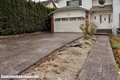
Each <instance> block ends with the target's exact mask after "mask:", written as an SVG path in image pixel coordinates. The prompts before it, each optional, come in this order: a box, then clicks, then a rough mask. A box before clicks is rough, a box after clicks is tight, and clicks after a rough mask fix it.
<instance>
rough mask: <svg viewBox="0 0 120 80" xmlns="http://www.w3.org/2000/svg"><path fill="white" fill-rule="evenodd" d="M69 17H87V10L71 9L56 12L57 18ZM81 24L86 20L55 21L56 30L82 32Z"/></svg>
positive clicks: (55, 16)
mask: <svg viewBox="0 0 120 80" xmlns="http://www.w3.org/2000/svg"><path fill="white" fill-rule="evenodd" d="M69 17H85V11H81V10H69V11H60V12H56V13H54V20H55V18H69ZM80 24H85V20H75V21H69V20H68V21H59V22H56V21H54V32H81V30H80V29H79V26H80Z"/></svg>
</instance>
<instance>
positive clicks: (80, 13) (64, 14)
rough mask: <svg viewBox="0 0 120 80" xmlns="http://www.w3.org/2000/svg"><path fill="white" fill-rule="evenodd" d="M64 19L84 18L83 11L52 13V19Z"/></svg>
mask: <svg viewBox="0 0 120 80" xmlns="http://www.w3.org/2000/svg"><path fill="white" fill-rule="evenodd" d="M65 17H85V11H81V10H68V11H67V10H66V11H59V12H55V13H54V18H65Z"/></svg>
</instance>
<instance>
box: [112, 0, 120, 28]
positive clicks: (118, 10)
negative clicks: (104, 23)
mask: <svg viewBox="0 0 120 80" xmlns="http://www.w3.org/2000/svg"><path fill="white" fill-rule="evenodd" d="M119 14H120V0H114V1H113V27H115V28H118V27H120V26H119Z"/></svg>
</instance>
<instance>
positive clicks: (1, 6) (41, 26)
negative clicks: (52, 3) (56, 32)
mask: <svg viewBox="0 0 120 80" xmlns="http://www.w3.org/2000/svg"><path fill="white" fill-rule="evenodd" d="M53 10H54V9H50V8H46V7H45V6H44V5H43V4H42V3H40V2H33V1H32V0H0V35H11V34H22V33H31V32H37V31H50V18H49V17H48V14H49V13H50V12H51V11H53Z"/></svg>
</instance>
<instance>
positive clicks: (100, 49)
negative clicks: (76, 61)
mask: <svg viewBox="0 0 120 80" xmlns="http://www.w3.org/2000/svg"><path fill="white" fill-rule="evenodd" d="M77 80H120V78H119V79H118V71H117V67H116V62H115V59H114V56H113V52H112V49H111V45H110V43H109V38H108V37H107V36H98V40H97V42H96V44H95V46H94V48H93V50H92V51H91V53H90V54H89V56H88V58H87V60H86V62H85V65H84V66H83V68H82V70H81V71H80V73H79V76H78V78H77Z"/></svg>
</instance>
